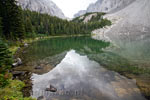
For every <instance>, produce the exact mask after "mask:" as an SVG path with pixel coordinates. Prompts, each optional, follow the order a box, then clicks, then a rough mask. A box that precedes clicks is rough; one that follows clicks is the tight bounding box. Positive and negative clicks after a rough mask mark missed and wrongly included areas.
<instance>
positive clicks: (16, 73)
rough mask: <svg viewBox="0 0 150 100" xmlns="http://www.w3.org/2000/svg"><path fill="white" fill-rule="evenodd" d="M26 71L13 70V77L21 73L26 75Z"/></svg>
mask: <svg viewBox="0 0 150 100" xmlns="http://www.w3.org/2000/svg"><path fill="white" fill-rule="evenodd" d="M25 73H26V72H24V71H14V72H12V74H13V77H17V76H20V75H24V74H25Z"/></svg>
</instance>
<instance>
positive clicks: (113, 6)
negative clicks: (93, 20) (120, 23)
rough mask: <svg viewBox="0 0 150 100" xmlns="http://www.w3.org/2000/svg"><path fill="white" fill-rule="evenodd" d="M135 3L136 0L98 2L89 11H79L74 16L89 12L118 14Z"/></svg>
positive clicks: (100, 0)
mask: <svg viewBox="0 0 150 100" xmlns="http://www.w3.org/2000/svg"><path fill="white" fill-rule="evenodd" d="M134 1H135V0H98V1H97V2H96V3H92V4H90V5H89V7H88V8H87V10H85V11H84V12H82V11H79V12H78V13H77V14H75V15H74V16H75V17H78V16H81V15H83V14H85V13H87V12H107V13H108V12H109V13H110V12H116V11H119V10H121V9H123V8H124V7H126V6H128V5H129V4H131V3H132V2H134ZM81 12H82V13H81Z"/></svg>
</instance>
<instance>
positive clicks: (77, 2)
mask: <svg viewBox="0 0 150 100" xmlns="http://www.w3.org/2000/svg"><path fill="white" fill-rule="evenodd" d="M52 1H53V2H55V3H56V5H57V6H58V7H59V8H60V9H61V10H62V11H63V13H64V14H65V16H66V17H69V18H73V15H74V14H75V13H77V12H78V11H80V10H85V9H86V8H87V7H88V5H89V4H90V3H94V2H96V1H97V0H52Z"/></svg>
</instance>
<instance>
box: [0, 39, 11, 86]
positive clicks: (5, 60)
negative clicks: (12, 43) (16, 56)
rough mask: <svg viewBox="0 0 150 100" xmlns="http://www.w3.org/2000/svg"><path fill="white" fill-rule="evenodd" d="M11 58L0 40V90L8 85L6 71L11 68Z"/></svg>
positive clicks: (4, 44) (6, 47)
mask: <svg viewBox="0 0 150 100" xmlns="http://www.w3.org/2000/svg"><path fill="white" fill-rule="evenodd" d="M11 64H12V56H11V53H10V52H9V50H8V46H7V45H6V43H4V42H2V41H1V40H0V88H1V87H5V86H6V85H7V84H8V83H9V77H8V75H9V74H8V70H9V69H10V68H11Z"/></svg>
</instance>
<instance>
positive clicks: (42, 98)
mask: <svg viewBox="0 0 150 100" xmlns="http://www.w3.org/2000/svg"><path fill="white" fill-rule="evenodd" d="M37 100H46V99H45V98H44V96H40V97H38V98H37Z"/></svg>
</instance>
